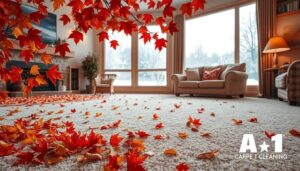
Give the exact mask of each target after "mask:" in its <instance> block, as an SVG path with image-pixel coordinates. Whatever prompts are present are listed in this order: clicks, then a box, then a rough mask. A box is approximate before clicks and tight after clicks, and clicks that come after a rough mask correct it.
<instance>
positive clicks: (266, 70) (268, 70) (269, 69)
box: [264, 68, 279, 98]
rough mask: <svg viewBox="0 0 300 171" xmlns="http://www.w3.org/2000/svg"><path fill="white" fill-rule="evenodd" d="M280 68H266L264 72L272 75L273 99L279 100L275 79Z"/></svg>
mask: <svg viewBox="0 0 300 171" xmlns="http://www.w3.org/2000/svg"><path fill="white" fill-rule="evenodd" d="M278 71H279V68H266V69H265V70H264V72H266V73H271V75H272V80H271V97H272V98H277V88H276V87H275V78H276V77H277V75H278Z"/></svg>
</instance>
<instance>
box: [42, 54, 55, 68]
mask: <svg viewBox="0 0 300 171" xmlns="http://www.w3.org/2000/svg"><path fill="white" fill-rule="evenodd" d="M41 61H43V62H44V64H45V65H48V64H52V57H51V55H49V54H47V53H43V54H42V55H41Z"/></svg>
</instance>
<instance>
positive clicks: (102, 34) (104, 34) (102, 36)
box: [98, 31, 109, 42]
mask: <svg viewBox="0 0 300 171" xmlns="http://www.w3.org/2000/svg"><path fill="white" fill-rule="evenodd" d="M98 36H99V41H100V42H103V41H104V40H105V39H107V40H109V36H108V33H107V32H106V31H102V32H100V33H98Z"/></svg>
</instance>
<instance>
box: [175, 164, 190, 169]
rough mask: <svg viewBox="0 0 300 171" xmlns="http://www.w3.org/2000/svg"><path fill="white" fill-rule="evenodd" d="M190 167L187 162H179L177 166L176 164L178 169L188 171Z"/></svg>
mask: <svg viewBox="0 0 300 171" xmlns="http://www.w3.org/2000/svg"><path fill="white" fill-rule="evenodd" d="M189 169H190V167H189V166H188V165H187V164H185V163H179V164H178V165H177V166H176V170H177V171H188V170H189Z"/></svg>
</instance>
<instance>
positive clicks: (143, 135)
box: [136, 130, 150, 138]
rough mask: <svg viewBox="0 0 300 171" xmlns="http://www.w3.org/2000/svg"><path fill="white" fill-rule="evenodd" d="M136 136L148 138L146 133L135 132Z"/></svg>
mask: <svg viewBox="0 0 300 171" xmlns="http://www.w3.org/2000/svg"><path fill="white" fill-rule="evenodd" d="M136 134H137V135H138V136H139V137H140V138H147V137H148V136H150V135H149V134H148V133H147V132H144V131H141V130H139V131H138V132H136Z"/></svg>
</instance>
